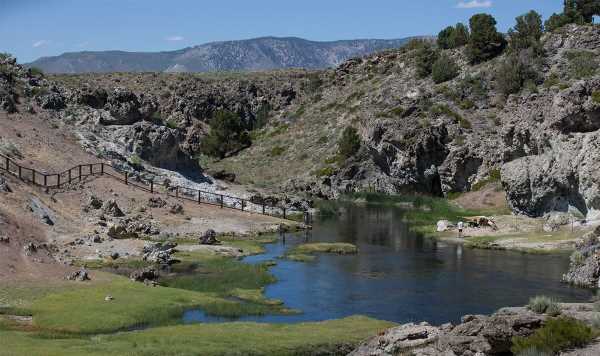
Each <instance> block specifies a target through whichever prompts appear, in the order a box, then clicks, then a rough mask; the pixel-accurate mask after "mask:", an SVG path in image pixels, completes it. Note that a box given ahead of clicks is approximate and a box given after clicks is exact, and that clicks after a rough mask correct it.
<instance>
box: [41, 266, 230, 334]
mask: <svg viewBox="0 0 600 356" xmlns="http://www.w3.org/2000/svg"><path fill="white" fill-rule="evenodd" d="M107 295H110V296H112V297H113V298H114V299H113V300H110V301H106V300H105V298H106V296H107ZM235 304H239V303H236V302H232V301H227V300H224V299H220V298H217V297H215V296H212V295H209V294H203V293H198V292H193V291H187V290H181V289H173V288H165V287H147V286H145V285H144V284H142V283H134V282H131V281H130V280H129V279H127V278H124V277H119V276H115V277H114V278H113V279H112V280H111V281H110V282H109V283H98V284H92V285H89V286H81V285H77V288H76V289H72V290H68V291H65V292H61V293H55V294H50V295H48V296H45V297H43V298H41V299H39V300H37V301H35V302H34V303H33V304H32V305H31V307H30V308H29V309H30V310H31V312H32V314H33V323H34V326H36V327H38V328H39V329H40V330H42V331H43V332H44V333H49V334H53V333H57V334H98V333H109V332H114V331H118V330H127V329H132V328H138V327H142V326H148V325H162V324H166V323H170V322H174V321H175V320H176V319H178V318H179V317H181V314H182V313H183V311H184V310H186V309H190V308H194V307H202V308H206V310H207V311H208V310H213V309H215V308H217V309H219V308H220V309H224V308H226V307H228V306H234V305H235Z"/></svg>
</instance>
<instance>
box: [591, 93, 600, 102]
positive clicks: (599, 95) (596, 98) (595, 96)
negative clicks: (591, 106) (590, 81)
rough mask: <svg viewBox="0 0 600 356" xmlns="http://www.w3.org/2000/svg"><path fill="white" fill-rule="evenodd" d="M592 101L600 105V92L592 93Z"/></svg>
mask: <svg viewBox="0 0 600 356" xmlns="http://www.w3.org/2000/svg"><path fill="white" fill-rule="evenodd" d="M592 101H593V102H594V103H596V104H600V90H596V91H594V92H593V93H592Z"/></svg>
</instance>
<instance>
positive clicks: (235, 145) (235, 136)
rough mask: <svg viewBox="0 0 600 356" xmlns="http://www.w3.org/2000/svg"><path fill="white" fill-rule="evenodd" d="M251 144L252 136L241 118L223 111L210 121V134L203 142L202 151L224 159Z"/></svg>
mask: <svg viewBox="0 0 600 356" xmlns="http://www.w3.org/2000/svg"><path fill="white" fill-rule="evenodd" d="M250 144H251V140H250V135H249V134H248V131H246V128H245V127H244V123H243V122H242V120H241V119H240V117H239V116H238V115H236V114H234V113H232V112H230V111H225V110H221V111H218V112H217V113H216V114H215V116H214V117H213V118H212V120H211V121H210V133H209V134H208V136H206V137H205V138H204V140H203V141H202V143H201V150H202V152H203V153H205V154H207V155H209V156H213V157H218V158H224V157H226V156H227V155H228V154H231V153H233V152H235V151H238V150H240V149H242V148H245V147H248V146H250Z"/></svg>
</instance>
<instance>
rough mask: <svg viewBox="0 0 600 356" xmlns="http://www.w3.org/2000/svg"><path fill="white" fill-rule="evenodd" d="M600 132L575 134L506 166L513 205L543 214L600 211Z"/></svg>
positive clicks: (505, 181)
mask: <svg viewBox="0 0 600 356" xmlns="http://www.w3.org/2000/svg"><path fill="white" fill-rule="evenodd" d="M599 170H600V132H598V131H596V132H593V133H587V134H578V135H573V136H572V138H566V139H562V140H560V141H556V142H553V143H552V146H551V148H550V149H548V150H546V152H544V153H542V154H539V155H533V156H526V157H522V158H519V159H516V160H514V161H512V162H508V163H506V164H505V165H504V166H503V167H502V184H503V186H504V189H505V190H506V193H507V199H508V203H509V206H510V207H511V208H512V209H513V210H514V211H516V212H518V213H521V214H525V215H528V216H533V217H539V216H542V215H544V214H545V213H548V212H552V211H561V212H569V211H572V210H573V208H574V209H576V210H578V211H579V212H580V213H581V214H583V215H587V214H588V213H590V212H594V211H595V210H600V176H598V174H597V172H599Z"/></svg>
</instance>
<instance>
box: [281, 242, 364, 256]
mask: <svg viewBox="0 0 600 356" xmlns="http://www.w3.org/2000/svg"><path fill="white" fill-rule="evenodd" d="M316 253H332V254H338V255H353V254H356V253H358V248H357V247H356V246H355V245H353V244H349V243H343V242H331V243H328V242H317V243H308V244H302V245H298V246H296V247H294V248H293V249H292V250H291V251H289V254H290V255H312V254H316Z"/></svg>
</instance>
